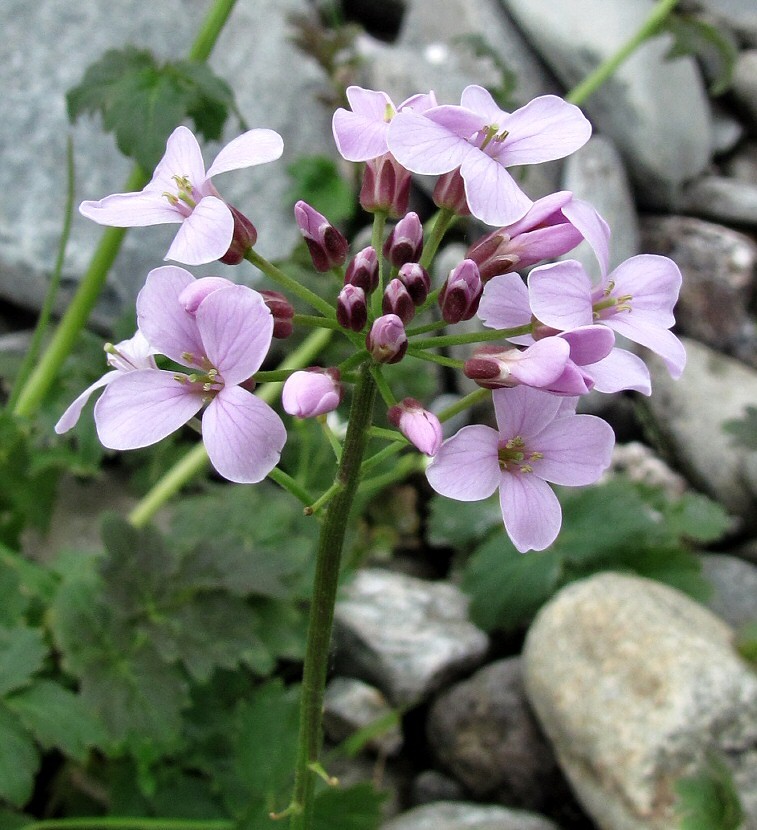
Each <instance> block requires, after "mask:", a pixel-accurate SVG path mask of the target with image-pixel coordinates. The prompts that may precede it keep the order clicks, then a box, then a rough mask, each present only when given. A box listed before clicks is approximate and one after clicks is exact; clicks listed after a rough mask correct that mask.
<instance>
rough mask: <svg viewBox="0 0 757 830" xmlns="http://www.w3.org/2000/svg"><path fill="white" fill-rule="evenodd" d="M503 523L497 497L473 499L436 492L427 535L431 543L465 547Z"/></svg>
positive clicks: (432, 501)
mask: <svg viewBox="0 0 757 830" xmlns="http://www.w3.org/2000/svg"><path fill="white" fill-rule="evenodd" d="M501 525H502V510H501V509H500V506H499V499H497V498H491V499H484V500H483V501H472V502H470V501H453V500H452V499H446V498H444V497H443V496H434V498H433V499H432V500H431V513H430V515H429V519H428V539H429V542H430V543H431V544H432V545H436V546H438V547H442V546H444V545H449V546H451V547H455V548H458V547H459V548H462V547H465V546H466V545H469V544H471V543H472V542H477V541H479V540H481V539H483V538H484V536H486V534H487V533H488V532H489V531H490V530H491V529H492V528H495V527H499V526H501Z"/></svg>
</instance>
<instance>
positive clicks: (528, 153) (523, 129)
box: [497, 95, 591, 167]
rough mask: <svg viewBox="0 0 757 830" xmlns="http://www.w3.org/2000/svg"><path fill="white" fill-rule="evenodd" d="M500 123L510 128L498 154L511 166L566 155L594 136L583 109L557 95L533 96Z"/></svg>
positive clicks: (501, 127) (502, 126) (501, 125)
mask: <svg viewBox="0 0 757 830" xmlns="http://www.w3.org/2000/svg"><path fill="white" fill-rule="evenodd" d="M497 126H498V127H499V128H500V129H505V130H507V131H508V135H507V137H506V138H505V140H504V141H503V142H502V149H501V150H500V152H499V153H498V154H497V155H498V158H499V160H500V162H501V163H502V164H504V165H507V166H508V167H510V166H512V165H514V164H537V163H539V162H543V161H552V160H553V159H561V158H564V157H565V156H568V155H570V154H571V153H573V152H575V151H576V150H578V148H579V147H583V145H584V144H586V142H587V141H588V140H589V138H590V136H591V124H590V123H589V121H588V120H587V119H586V117H585V116H584V114H583V113H582V112H581V110H580V109H579V108H578V107H577V106H575V105H574V104H569V103H567V101H563V99H562V98H558V97H557V96H556V95H542V96H540V97H538V98H534V99H533V100H532V101H529V102H528V103H527V104H526V105H525V106H524V107H521V108H520V109H517V110H515V112H513V113H510V115H508V116H507V118H505V119H504V120H503V121H502V122H501V123H499V124H498V125H497Z"/></svg>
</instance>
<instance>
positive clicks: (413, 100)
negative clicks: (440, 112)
mask: <svg viewBox="0 0 757 830" xmlns="http://www.w3.org/2000/svg"><path fill="white" fill-rule="evenodd" d="M437 106H439V103H438V101H437V100H436V95H435V94H434V93H433V91H432V92H418V93H416V94H415V95H411V96H410V97H409V98H405V100H404V101H403V102H402V103H401V104H400V105H399V106H398V107H397V112H402V110H405V109H411V110H413V112H426V110H430V109H432V108H433V107H437Z"/></svg>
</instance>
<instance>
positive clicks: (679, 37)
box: [662, 12, 738, 96]
mask: <svg viewBox="0 0 757 830" xmlns="http://www.w3.org/2000/svg"><path fill="white" fill-rule="evenodd" d="M662 31H666V32H668V33H669V34H671V35H672V36H673V45H672V46H671V47H670V50H669V51H668V54H667V57H668V59H673V58H680V57H683V56H685V55H691V56H692V57H695V58H700V57H701V58H705V59H706V61H707V68H708V69H709V71H710V73H711V74H712V78H711V80H710V89H709V91H710V95H714V96H717V95H722V94H723V93H724V92H727V91H728V89H729V87H730V86H731V82H732V80H733V71H734V68H735V66H736V58H737V57H738V49H737V46H736V44H735V43H734V42H733V40H732V39H731V38H730V37H728V36H727V35H725V34H724V33H723V32H721V31H720V29H718V28H717V26H713V24H712V23H710V22H708V21H707V20H704V19H703V18H701V17H697V16H696V15H693V14H682V13H680V12H677V13H675V14H671V15H669V16H668V17H667V18H666V20H665V21H664V23H663V28H662Z"/></svg>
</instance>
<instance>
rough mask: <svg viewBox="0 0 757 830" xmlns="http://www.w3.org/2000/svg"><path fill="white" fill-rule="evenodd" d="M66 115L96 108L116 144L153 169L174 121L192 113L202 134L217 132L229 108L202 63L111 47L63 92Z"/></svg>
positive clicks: (229, 100) (224, 92)
mask: <svg viewBox="0 0 757 830" xmlns="http://www.w3.org/2000/svg"><path fill="white" fill-rule="evenodd" d="M66 102H67V106H68V116H69V119H70V120H71V121H72V122H74V121H75V120H76V119H77V118H78V117H79V116H80V115H82V114H84V113H89V114H95V113H99V114H100V115H101V116H102V119H103V126H104V127H105V129H106V130H107V131H108V132H113V133H114V135H115V137H116V143H117V145H118V148H119V150H121V152H122V153H124V155H127V156H130V157H131V158H133V159H134V160H135V161H137V162H138V163H139V164H140V165H141V166H142V167H143V168H144V169H145V170H152V169H153V168H154V167H155V166H156V164H157V163H158V161H159V160H160V158H161V157H162V155H163V152H164V150H165V146H166V140H167V138H168V136H169V135H170V133H171V132H172V131H173V129H174V128H175V127H177V126H178V125H179V124H181V123H182V122H183V121H185V120H186V119H187V118H191V119H192V120H193V121H194V124H195V128H196V130H197V131H198V132H199V133H201V134H202V135H203V136H204V138H205V139H208V140H210V139H217V138H219V137H220V135H221V132H222V129H223V124H224V122H225V120H226V118H227V116H228V113H229V109H234V104H233V95H232V92H231V89H230V88H229V86H228V84H226V83H225V82H224V81H222V80H221V79H220V78H217V77H216V76H215V75H213V73H212V72H211V70H210V69H209V68H208V67H207V66H206V65H204V64H199V63H194V62H191V61H178V62H174V63H166V64H162V65H161V64H158V63H157V61H156V60H155V58H154V57H153V56H152V54H151V53H150V52H148V51H146V50H140V49H135V48H134V47H132V46H126V47H124V48H123V49H120V50H117V49H111V50H109V51H108V52H106V53H105V54H104V55H103V56H102V58H100V60H98V61H97V62H95V63H94V64H92V65H91V66H90V67H89V68H88V69H87V71H86V72H85V74H84V77H83V78H82V81H81V83H79V84H78V85H77V86H75V87H73V88H72V89H70V90H69V91H68V93H67V94H66Z"/></svg>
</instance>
